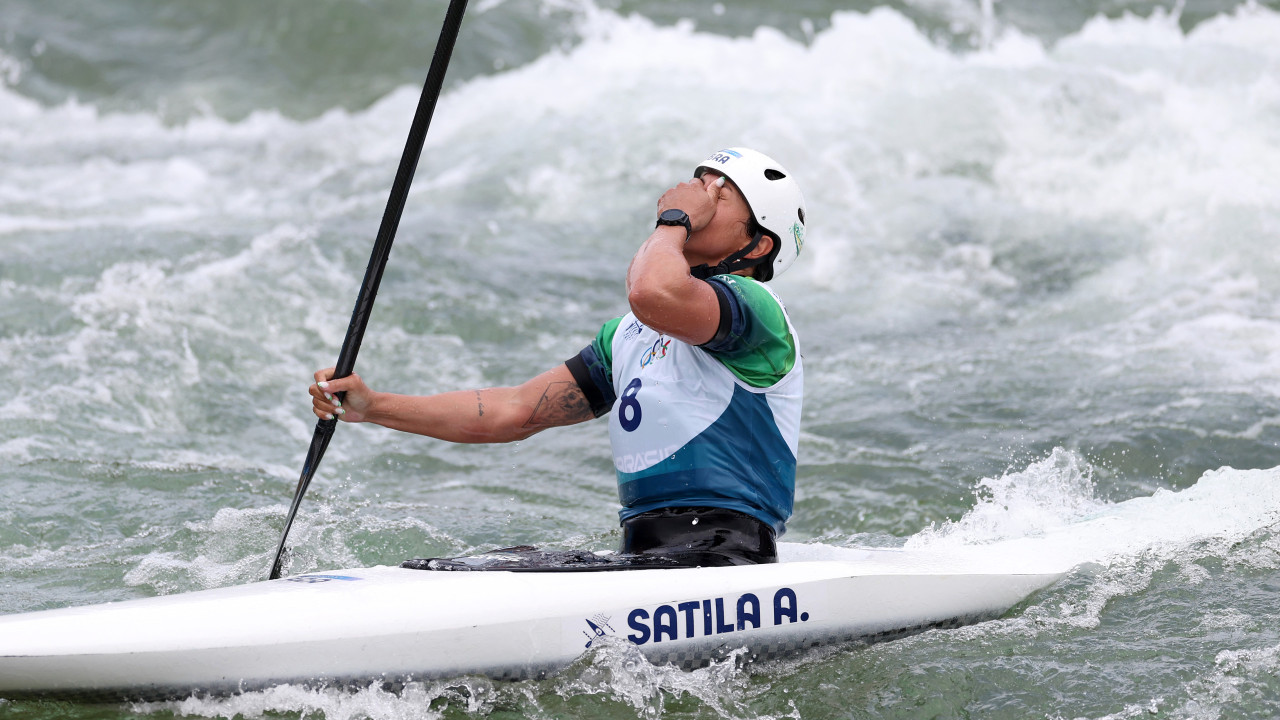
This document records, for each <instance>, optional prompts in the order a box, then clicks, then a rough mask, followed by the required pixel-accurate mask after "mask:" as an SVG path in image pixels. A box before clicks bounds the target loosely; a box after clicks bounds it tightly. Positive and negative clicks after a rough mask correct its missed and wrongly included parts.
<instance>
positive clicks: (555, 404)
mask: <svg viewBox="0 0 1280 720" xmlns="http://www.w3.org/2000/svg"><path fill="white" fill-rule="evenodd" d="M593 417H595V415H594V414H593V413H592V412H591V403H589V402H587V396H586V395H583V394H582V388H580V387H578V384H577V383H575V382H553V383H551V384H550V385H548V386H547V389H546V390H545V391H544V392H543V393H542V397H540V398H538V404H537V405H536V406H535V407H534V408H533V413H532V414H530V415H529V419H528V420H526V421H525V423H524V426H525V427H527V428H528V427H555V426H558V425H572V424H573V423H578V422H582V421H584V420H590V419H591V418H593Z"/></svg>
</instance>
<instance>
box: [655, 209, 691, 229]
mask: <svg viewBox="0 0 1280 720" xmlns="http://www.w3.org/2000/svg"><path fill="white" fill-rule="evenodd" d="M658 217H659V218H661V219H662V221H663V223H664V224H667V223H670V224H672V225H683V224H685V223H686V222H688V220H687V219H686V218H688V217H689V216H688V215H686V214H685V212H684V211H683V210H676V209H674V208H673V209H671V210H663V211H662V214H661V215H659V216H658Z"/></svg>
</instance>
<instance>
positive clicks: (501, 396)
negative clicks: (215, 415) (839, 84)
mask: <svg viewBox="0 0 1280 720" xmlns="http://www.w3.org/2000/svg"><path fill="white" fill-rule="evenodd" d="M657 209H658V218H657V224H656V226H655V228H654V230H653V232H652V233H651V234H650V235H649V238H648V239H647V240H646V241H645V242H644V244H643V245H641V247H640V250H639V251H638V252H637V253H636V255H635V257H634V258H633V259H632V261H631V266H630V267H629V268H628V269H627V302H628V303H629V304H630V306H631V312H630V313H628V314H627V315H624V316H623V317H621V318H616V319H614V320H610V321H609V322H607V323H605V325H604V327H603V328H601V330H600V332H599V333H598V334H597V335H596V338H595V340H594V341H593V342H592V343H591V344H590V345H588V346H587V347H585V348H583V349H582V351H581V352H579V353H578V354H577V355H575V356H574V357H572V358H570V359H569V360H568V361H566V362H565V363H563V364H561V365H558V366H556V367H554V368H552V369H550V370H548V371H546V372H544V373H542V374H541V375H538V376H537V377H534V378H533V379H531V380H529V381H527V382H525V383H524V384H522V385H519V386H517V387H506V388H486V389H482V390H466V391H457V392H448V393H443V394H439V395H431V396H408V395H397V394H391V393H382V392H375V391H373V390H372V389H370V388H369V387H368V386H367V385H366V384H365V383H364V381H363V380H361V379H360V377H359V376H358V375H354V374H353V375H350V376H348V377H346V378H342V379H339V380H332V379H331V378H332V376H333V368H327V369H325V370H320V371H318V372H316V373H315V380H316V382H315V384H313V385H312V386H311V388H310V393H311V396H312V405H313V411H314V412H315V414H316V415H317V416H318V417H320V418H323V419H331V418H333V417H338V418H340V419H342V420H344V421H346V422H372V423H376V424H378V425H383V426H385V427H389V428H394V429H396V430H403V431H406V432H411V433H416V434H419V435H427V436H430V437H434V438H438V439H441V440H447V441H451V442H465V443H490V442H510V441H513V440H521V439H523V438H526V437H529V436H530V435H533V434H534V433H536V432H539V431H541V430H544V429H546V428H549V427H558V426H562V425H573V424H576V423H581V422H585V421H587V420H591V419H592V418H596V417H600V416H601V415H604V414H605V413H609V412H610V411H612V416H611V417H610V419H609V438H610V441H611V444H612V447H613V456H614V466H615V468H616V469H617V474H618V495H619V498H620V500H621V502H622V509H621V511H620V512H619V515H620V517H621V523H622V531H623V532H622V535H623V537H622V547H621V554H622V555H623V556H658V557H661V558H663V559H664V560H665V559H674V561H676V562H678V563H679V564H682V565H702V566H709V565H741V564H752V563H763V562H775V561H776V560H777V548H776V545H775V540H776V538H777V536H779V535H781V534H782V533H783V531H784V529H785V523H786V521H787V519H788V518H789V517H790V516H791V510H792V504H793V500H794V494H795V472H796V452H797V444H798V440H799V427H800V403H801V398H802V396H803V369H802V367H801V359H800V350H799V346H798V344H797V341H796V333H795V330H794V329H793V328H792V326H791V323H790V321H789V320H788V318H787V314H786V311H785V310H784V308H783V306H782V303H781V301H779V300H778V298H777V296H775V295H774V294H773V292H772V291H771V290H769V289H768V288H767V287H766V286H765V285H764V284H763V283H764V282H766V281H768V280H771V279H772V278H773V277H775V276H776V275H778V274H779V273H781V272H782V271H784V270H786V269H787V267H789V266H790V265H791V263H792V262H793V261H794V260H795V258H796V255H797V254H798V253H799V252H800V248H801V246H802V245H803V242H804V230H805V212H804V197H803V196H802V195H801V193H800V188H799V186H798V185H797V184H796V182H795V180H794V179H793V178H792V177H791V175H790V173H789V172H787V171H786V170H785V169H784V168H783V167H782V166H781V165H779V164H778V163H777V162H775V161H774V160H773V159H771V158H769V157H768V156H766V155H764V154H762V153H759V152H756V151H754V150H749V149H746V148H731V149H726V150H721V151H719V152H717V153H714V154H713V155H712V156H711V157H710V158H708V159H707V160H706V161H705V162H703V163H702V164H701V165H699V166H698V167H697V169H696V170H695V171H694V178H693V179H692V180H689V181H688V182H682V183H680V184H678V185H676V186H675V187H673V188H671V189H669V190H667V191H666V192H665V193H663V195H662V197H661V198H659V200H658V208H657ZM339 392H345V393H346V397H345V401H343V402H339V400H338V399H337V397H336V394H337V393H339Z"/></svg>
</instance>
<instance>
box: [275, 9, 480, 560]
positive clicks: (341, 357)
mask: <svg viewBox="0 0 1280 720" xmlns="http://www.w3.org/2000/svg"><path fill="white" fill-rule="evenodd" d="M466 9H467V0H449V10H448V12H446V13H445V17H444V25H443V26H441V28H440V39H439V40H437V41H436V52H435V55H434V56H433V57H432V58H431V68H430V69H429V70H428V71H427V82H426V84H424V85H423V86H422V97H421V98H419V99H418V110H417V112H416V113H415V114H414V116H413V125H412V127H410V128H409V139H408V140H406V141H405V144H404V154H403V155H401V156H400V168H399V169H398V170H396V179H395V182H393V183H392V184H391V196H390V197H389V198H387V209H386V210H385V211H383V213H382V224H381V225H380V226H379V227H378V238H377V240H375V241H374V243H373V254H372V255H370V257H369V266H368V267H367V268H366V269H365V271H364V282H363V283H362V284H361V285H360V295H359V297H357V298H356V307H355V310H354V311H353V312H352V313H351V324H350V325H348V326H347V337H346V339H344V340H343V341H342V351H341V352H340V353H339V354H338V364H337V366H336V369H335V370H334V372H333V377H334V379H337V378H344V377H346V376H348V375H350V374H351V371H352V370H354V369H355V365H356V354H357V353H359V352H360V342H361V341H362V340H363V339H364V330H365V327H367V326H368V324H369V312H370V311H371V310H373V300H374V298H375V297H377V295H378V284H379V283H381V282H382V271H383V270H384V269H386V267H387V257H388V256H390V255H391V243H392V242H394V241H395V238H396V228H397V227H399V226H400V216H401V214H403V212H404V203H405V199H406V198H407V197H408V196H409V185H410V184H411V183H412V182H413V173H414V171H415V170H416V169H417V167H418V157H419V156H420V155H421V154H422V143H423V142H424V141H425V140H426V139H427V128H428V127H429V126H430V125H431V115H432V113H434V112H435V109H436V99H438V98H439V97H440V88H441V87H442V86H443V85H444V73H445V71H446V70H447V69H448V68H449V58H450V57H451V56H452V55H453V44H454V42H455V41H456V40H457V39H458V29H459V28H460V27H461V26H462V14H463V13H464V12H465V11H466ZM342 396H343V393H338V398H339V399H341V398H342ZM337 424H338V421H337V420H320V421H318V422H317V423H316V430H315V434H314V435H312V436H311V447H310V448H309V449H308V450H307V460H306V462H305V463H303V465H302V476H301V477H299V478H298V489H297V490H295V491H294V493H293V504H292V505H290V506H289V516H288V517H286V518H285V521H284V532H283V533H281V534H280V546H279V547H277V548H276V559H275V560H274V561H273V562H272V563H271V575H270V579H272V580H275V579H276V578H278V577H280V567H281V565H283V564H284V542H285V539H286V538H288V537H289V528H290V527H292V526H293V518H294V516H295V515H297V514H298V506H299V505H301V504H302V496H303V495H305V494H306V492H307V486H308V485H310V484H311V477H312V476H313V475H314V474H315V472H316V468H317V467H318V466H319V465H320V459H321V458H323V457H324V451H325V450H326V449H327V448H328V447H329V439H330V438H332V437H333V429H334V427H336V426H337Z"/></svg>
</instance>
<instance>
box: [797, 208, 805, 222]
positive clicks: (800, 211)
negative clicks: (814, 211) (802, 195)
mask: <svg viewBox="0 0 1280 720" xmlns="http://www.w3.org/2000/svg"><path fill="white" fill-rule="evenodd" d="M796 215H798V216H800V222H804V208H796Z"/></svg>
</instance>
